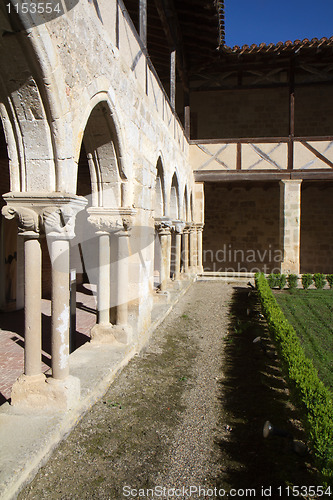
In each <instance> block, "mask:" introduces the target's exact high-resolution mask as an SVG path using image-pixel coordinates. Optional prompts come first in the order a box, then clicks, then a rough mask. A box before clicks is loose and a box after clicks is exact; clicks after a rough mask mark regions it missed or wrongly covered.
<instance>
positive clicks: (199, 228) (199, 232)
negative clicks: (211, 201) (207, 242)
mask: <svg viewBox="0 0 333 500" xmlns="http://www.w3.org/2000/svg"><path fill="white" fill-rule="evenodd" d="M202 232H203V225H202V224H198V225H197V248H198V267H197V272H198V273H203V265H202Z"/></svg>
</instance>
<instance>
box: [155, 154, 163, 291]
mask: <svg viewBox="0 0 333 500" xmlns="http://www.w3.org/2000/svg"><path fill="white" fill-rule="evenodd" d="M153 206H154V217H155V221H156V219H158V218H161V217H163V216H164V214H165V200H164V173H163V165H162V161H161V158H159V159H158V162H157V165H156V179H155V195H154V205H153ZM161 266H162V254H161V243H160V238H159V233H158V230H157V228H156V226H155V238H154V289H155V290H157V289H158V288H159V286H160V284H161Z"/></svg>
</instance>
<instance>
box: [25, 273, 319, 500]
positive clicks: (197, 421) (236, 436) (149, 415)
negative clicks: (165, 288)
mask: <svg viewBox="0 0 333 500" xmlns="http://www.w3.org/2000/svg"><path fill="white" fill-rule="evenodd" d="M239 290H240V292H237V293H238V295H239V293H241V295H240V296H239V297H238V299H237V304H238V305H235V293H236V291H237V287H235V285H234V284H233V285H230V284H225V283H223V282H197V283H196V284H195V285H193V286H192V287H191V289H190V290H189V291H188V292H187V294H186V295H185V296H184V297H183V298H182V299H181V300H180V302H179V303H178V304H177V305H176V307H175V308H174V309H173V311H172V312H171V313H170V315H169V316H168V317H167V319H166V320H165V321H164V322H163V324H162V325H161V326H160V327H159V328H158V329H157V330H156V331H155V333H154V335H153V338H152V339H151V342H150V344H149V346H148V347H147V348H146V349H145V351H144V352H142V353H141V354H140V355H138V356H136V357H135V358H134V359H133V360H132V361H131V362H130V363H129V365H128V366H127V367H126V368H125V369H124V370H123V371H122V373H121V374H120V375H119V377H118V378H117V380H116V381H115V382H114V383H113V384H112V386H111V387H110V389H109V391H108V392H107V393H106V394H105V396H104V397H103V398H102V399H101V401H100V402H98V403H97V404H96V405H95V406H94V407H93V408H92V409H91V410H90V411H89V412H88V413H87V414H86V415H85V416H84V417H83V419H82V420H81V421H80V422H79V424H78V425H77V427H76V428H75V429H74V430H73V432H72V433H71V434H70V436H69V437H68V438H67V439H66V440H65V441H64V442H63V443H61V445H60V446H59V447H58V449H57V450H56V451H55V453H54V454H53V456H52V457H51V459H50V460H49V462H48V463H47V464H46V466H45V467H43V468H42V469H41V471H40V472H39V473H38V475H37V476H36V478H35V479H34V481H33V482H32V483H31V485H29V486H27V487H26V488H25V489H24V490H23V491H22V492H21V494H20V496H19V498H20V499H21V500H23V499H24V500H26V499H38V500H42V499H48V500H52V499H56V500H59V499H80V500H81V499H110V500H120V499H123V498H137V497H140V496H141V497H142V498H172V497H174V498H175V497H177V498H212V497H214V496H212V495H211V493H212V491H213V490H214V488H224V489H225V491H226V492H227V491H230V489H231V488H244V491H245V488H250V487H254V488H256V490H255V492H256V498H257V497H258V498H259V497H261V495H260V488H261V486H262V485H263V484H264V480H265V479H266V484H268V485H270V484H272V483H273V482H274V481H275V483H276V485H277V486H278V485H280V484H281V485H282V482H283V477H287V478H288V476H290V474H292V476H293V480H295V478H296V481H297V480H298V482H297V483H296V484H305V479H307V478H310V475H309V466H308V464H307V463H306V462H305V461H304V459H303V458H302V459H298V458H295V457H294V456H293V455H291V453H290V450H288V449H287V446H286V444H285V443H283V444H281V440H278V441H275V440H274V439H273V440H271V441H270V440H266V441H265V440H263V438H262V424H263V422H264V421H265V419H266V418H267V415H268V414H269V415H271V414H272V412H273V413H275V414H276V419H277V423H279V420H282V422H283V423H285V422H287V424H288V426H289V428H290V427H291V426H293V429H292V431H293V432H294V431H296V432H299V433H301V432H302V430H301V428H300V427H301V426H300V424H299V420H298V419H297V415H295V411H294V408H293V407H292V406H291V405H290V403H289V402H288V400H287V397H288V391H287V389H286V387H285V384H284V382H283V380H282V381H281V379H280V375H279V369H278V367H277V366H276V362H275V361H272V360H271V359H270V360H269V366H268V367H267V366H266V365H267V359H268V358H265V357H264V356H263V353H262V352H259V350H258V349H257V346H256V345H254V344H253V338H254V337H255V336H256V335H257V334H258V332H257V331H255V329H254V326H253V324H250V323H249V321H248V318H246V308H247V304H246V300H247V297H248V289H246V288H245V289H244V287H243V289H241V288H240V289H239ZM237 308H238V309H239V310H240V311H241V312H242V311H243V312H244V311H245V319H244V321H243V323H242V322H240V320H239V314H238V312H239V311H238V309H237ZM237 311H238V312H237ZM247 313H248V311H247ZM242 325H243V326H242ZM244 325H245V326H244ZM249 349H252V351H253V356H252V357H249ZM264 377H266V378H264ZM249 384H250V386H249ZM253 387H255V389H256V391H255V394H254V393H253V392H252V390H253ZM249 389H250V391H249ZM258 401H260V402H261V403H262V405H260V404H259V403H258ZM276 405H278V406H276ZM267 443H268V444H267ZM272 443H273V444H272ZM273 478H274V481H273ZM300 481H301V482H300ZM190 486H192V487H196V488H199V487H201V488H203V489H202V491H201V492H200V494H199V493H198V492H195V490H194V489H192V491H191V496H189V493H190V491H189V490H186V488H189V487H190ZM156 487H157V488H158V487H160V488H161V489H157V490H154V491H152V490H151V491H150V493H147V492H146V491H144V489H145V488H156ZM183 487H184V488H185V490H184V491H183V493H181V490H178V491H177V493H178V494H177V495H176V493H175V492H174V491H173V490H172V488H183ZM162 488H166V489H169V496H167V493H166V492H165V491H164V492H163V493H162V492H161V490H162ZM210 488H211V490H209V489H210ZM204 490H205V491H204ZM242 491H243V490H242ZM140 493H141V495H140ZM153 493H154V496H153ZM144 495H145V496H144ZM222 496H223V495H221V494H220V496H218V495H216V496H215V498H222ZM241 496H242V497H244V496H252V497H253V495H250V494H248V495H247V494H245V493H243V494H240V495H239V497H241ZM236 498H238V496H236ZM270 498H278V496H276V497H275V496H274V495H272V496H270Z"/></svg>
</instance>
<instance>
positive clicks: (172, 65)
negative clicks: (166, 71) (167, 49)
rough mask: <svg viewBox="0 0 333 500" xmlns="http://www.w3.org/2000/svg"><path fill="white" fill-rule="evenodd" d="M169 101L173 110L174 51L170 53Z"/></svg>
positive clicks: (174, 93)
mask: <svg viewBox="0 0 333 500" xmlns="http://www.w3.org/2000/svg"><path fill="white" fill-rule="evenodd" d="M170 103H171V107H172V109H173V111H175V110H176V51H175V50H173V51H172V52H171V55H170Z"/></svg>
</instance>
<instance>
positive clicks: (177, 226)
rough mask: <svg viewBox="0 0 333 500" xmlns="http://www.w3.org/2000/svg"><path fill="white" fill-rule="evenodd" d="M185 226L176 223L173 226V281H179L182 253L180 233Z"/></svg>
mask: <svg viewBox="0 0 333 500" xmlns="http://www.w3.org/2000/svg"><path fill="white" fill-rule="evenodd" d="M184 227H185V224H184V223H181V222H176V224H175V238H176V249H175V250H176V251H175V280H176V281H179V280H180V271H181V269H180V266H181V251H182V233H183V230H184Z"/></svg>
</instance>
